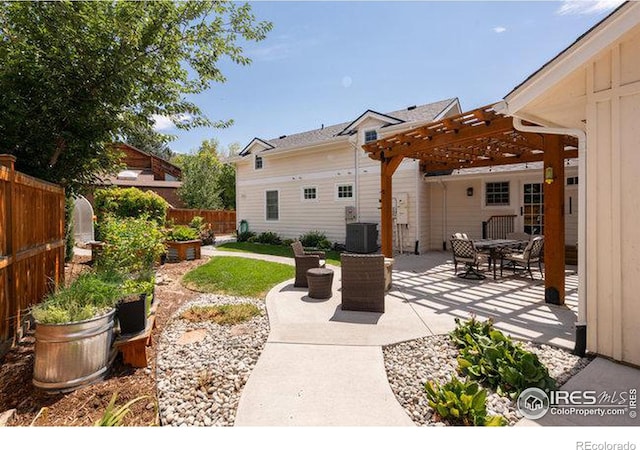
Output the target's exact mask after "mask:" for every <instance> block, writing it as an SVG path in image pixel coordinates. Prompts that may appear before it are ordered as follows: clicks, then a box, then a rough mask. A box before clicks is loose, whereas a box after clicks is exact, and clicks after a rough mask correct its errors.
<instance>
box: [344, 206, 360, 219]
mask: <svg viewBox="0 0 640 450" xmlns="http://www.w3.org/2000/svg"><path fill="white" fill-rule="evenodd" d="M344 220H345V222H347V223H352V222H355V221H356V220H358V215H357V213H356V207H355V206H345V207H344Z"/></svg>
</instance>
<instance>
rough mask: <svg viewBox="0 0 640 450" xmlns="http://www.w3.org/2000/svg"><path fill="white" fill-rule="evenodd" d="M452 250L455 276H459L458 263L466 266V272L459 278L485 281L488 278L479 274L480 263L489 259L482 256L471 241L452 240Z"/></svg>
mask: <svg viewBox="0 0 640 450" xmlns="http://www.w3.org/2000/svg"><path fill="white" fill-rule="evenodd" d="M450 242H451V250H452V251H453V264H454V274H456V275H458V263H462V264H464V265H465V268H466V271H465V272H464V273H462V274H459V275H458V276H459V277H460V278H468V279H472V280H484V279H485V278H486V277H485V276H484V275H483V274H481V273H480V272H479V270H480V263H482V262H484V261H485V259H487V257H486V255H484V254H480V252H478V250H477V249H476V246H475V245H474V244H473V241H472V240H470V239H451V241H450Z"/></svg>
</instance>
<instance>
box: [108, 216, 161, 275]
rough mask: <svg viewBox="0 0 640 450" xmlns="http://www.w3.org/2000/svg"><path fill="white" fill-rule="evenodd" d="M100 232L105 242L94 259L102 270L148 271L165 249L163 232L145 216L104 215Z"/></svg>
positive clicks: (123, 271)
mask: <svg viewBox="0 0 640 450" xmlns="http://www.w3.org/2000/svg"><path fill="white" fill-rule="evenodd" d="M102 232H103V240H104V243H105V244H104V247H103V248H102V251H101V253H100V256H99V258H98V259H97V261H96V267H97V268H98V269H99V270H101V271H118V272H122V273H131V272H134V273H137V272H145V271H149V270H150V269H151V268H152V267H153V265H154V264H155V263H156V262H157V261H158V260H159V258H160V255H161V254H162V253H164V251H165V248H164V243H163V242H164V239H165V236H164V233H163V232H162V231H161V230H160V229H159V228H158V226H157V224H156V223H155V222H154V221H152V220H148V219H146V218H145V217H140V218H134V217H128V218H124V219H116V218H113V217H107V218H106V219H105V220H104V222H103V224H102Z"/></svg>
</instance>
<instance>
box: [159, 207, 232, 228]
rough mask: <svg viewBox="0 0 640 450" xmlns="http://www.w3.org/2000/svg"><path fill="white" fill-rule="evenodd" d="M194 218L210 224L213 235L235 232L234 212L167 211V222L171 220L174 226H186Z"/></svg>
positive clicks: (209, 210) (201, 210) (206, 210)
mask: <svg viewBox="0 0 640 450" xmlns="http://www.w3.org/2000/svg"><path fill="white" fill-rule="evenodd" d="M196 216H200V217H202V218H203V219H204V221H205V222H206V223H209V224H211V229H212V230H213V232H214V233H218V234H227V233H233V232H234V231H235V230H236V212H235V211H214V210H211V209H169V210H168V211H167V220H173V222H174V223H175V224H176V225H188V224H189V222H191V220H192V219H193V218H194V217H196Z"/></svg>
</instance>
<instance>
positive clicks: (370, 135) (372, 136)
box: [364, 130, 378, 144]
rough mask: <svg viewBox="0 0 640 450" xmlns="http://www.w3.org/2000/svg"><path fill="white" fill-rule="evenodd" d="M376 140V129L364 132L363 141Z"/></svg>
mask: <svg viewBox="0 0 640 450" xmlns="http://www.w3.org/2000/svg"><path fill="white" fill-rule="evenodd" d="M377 140H378V132H377V131H376V130H367V131H365V132H364V142H365V144H366V143H367V142H372V141H377Z"/></svg>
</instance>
